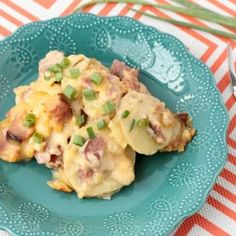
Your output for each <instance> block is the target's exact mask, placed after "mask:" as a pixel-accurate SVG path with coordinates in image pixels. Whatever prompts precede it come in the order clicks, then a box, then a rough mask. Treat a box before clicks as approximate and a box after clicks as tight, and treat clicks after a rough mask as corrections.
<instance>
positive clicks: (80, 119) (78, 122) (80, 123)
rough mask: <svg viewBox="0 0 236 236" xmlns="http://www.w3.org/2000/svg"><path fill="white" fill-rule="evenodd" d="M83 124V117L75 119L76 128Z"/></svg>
mask: <svg viewBox="0 0 236 236" xmlns="http://www.w3.org/2000/svg"><path fill="white" fill-rule="evenodd" d="M84 123H85V117H84V115H80V116H78V117H76V124H77V125H78V126H81V125H82V124H84Z"/></svg>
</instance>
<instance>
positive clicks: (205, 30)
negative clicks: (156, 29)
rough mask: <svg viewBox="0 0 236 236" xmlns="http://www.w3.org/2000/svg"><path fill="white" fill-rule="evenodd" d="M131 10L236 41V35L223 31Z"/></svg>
mask: <svg viewBox="0 0 236 236" xmlns="http://www.w3.org/2000/svg"><path fill="white" fill-rule="evenodd" d="M130 10H132V11H135V12H137V13H140V14H142V15H145V16H148V17H151V18H154V19H157V20H161V21H165V22H169V23H172V24H174V25H179V26H183V27H187V28H193V29H196V30H200V31H203V32H207V33H211V34H214V35H218V36H222V37H225V38H232V39H235V40H236V35H235V34H232V33H228V32H225V31H222V30H217V29H211V28H208V27H205V26H200V25H195V24H192V23H187V22H183V21H178V20H173V19H168V18H162V17H159V16H156V15H153V14H149V13H146V12H143V11H139V10H135V9H131V8H130Z"/></svg>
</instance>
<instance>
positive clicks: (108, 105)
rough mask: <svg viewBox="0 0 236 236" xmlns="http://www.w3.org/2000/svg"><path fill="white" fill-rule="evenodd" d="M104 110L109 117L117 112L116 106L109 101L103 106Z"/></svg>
mask: <svg viewBox="0 0 236 236" xmlns="http://www.w3.org/2000/svg"><path fill="white" fill-rule="evenodd" d="M102 108H103V112H104V115H107V114H109V113H112V112H114V111H115V110H116V105H115V104H114V103H113V102H111V101H108V102H106V103H105V104H104V105H103V106H102Z"/></svg>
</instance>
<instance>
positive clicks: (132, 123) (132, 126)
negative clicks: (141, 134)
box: [129, 119, 136, 132]
mask: <svg viewBox="0 0 236 236" xmlns="http://www.w3.org/2000/svg"><path fill="white" fill-rule="evenodd" d="M135 123H136V121H135V119H133V120H131V122H130V127H129V132H130V131H132V129H133V128H134V125H135Z"/></svg>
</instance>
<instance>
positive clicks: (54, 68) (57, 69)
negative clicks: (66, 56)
mask: <svg viewBox="0 0 236 236" xmlns="http://www.w3.org/2000/svg"><path fill="white" fill-rule="evenodd" d="M48 71H50V72H52V73H58V72H61V66H60V65H59V64H56V65H53V66H50V67H49V68H48Z"/></svg>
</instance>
